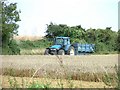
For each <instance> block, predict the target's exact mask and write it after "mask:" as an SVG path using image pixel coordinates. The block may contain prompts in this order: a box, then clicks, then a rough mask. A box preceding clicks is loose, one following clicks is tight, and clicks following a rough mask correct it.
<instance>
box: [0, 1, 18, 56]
mask: <svg viewBox="0 0 120 90" xmlns="http://www.w3.org/2000/svg"><path fill="white" fill-rule="evenodd" d="M0 3H1V4H2V11H1V13H0V15H1V16H2V54H19V53H20V49H19V47H18V45H17V43H16V41H15V40H13V35H17V33H18V31H17V29H18V27H19V25H17V24H16V23H17V22H18V21H20V16H19V13H20V11H17V3H9V2H8V1H7V0H2V1H1V2H0Z"/></svg>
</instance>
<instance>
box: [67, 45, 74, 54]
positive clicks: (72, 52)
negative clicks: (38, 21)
mask: <svg viewBox="0 0 120 90" xmlns="http://www.w3.org/2000/svg"><path fill="white" fill-rule="evenodd" d="M68 55H75V49H74V47H73V46H71V47H70V49H69V51H68Z"/></svg>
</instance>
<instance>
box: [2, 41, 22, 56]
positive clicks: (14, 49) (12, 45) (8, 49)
mask: <svg viewBox="0 0 120 90" xmlns="http://www.w3.org/2000/svg"><path fill="white" fill-rule="evenodd" d="M2 54H3V55H8V54H9V55H17V54H20V48H19V46H18V44H17V43H16V41H15V40H13V39H12V40H10V42H9V43H8V45H4V44H3V47H2Z"/></svg>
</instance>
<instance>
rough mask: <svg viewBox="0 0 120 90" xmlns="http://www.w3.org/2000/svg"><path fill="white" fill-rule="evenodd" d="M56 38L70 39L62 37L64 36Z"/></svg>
mask: <svg viewBox="0 0 120 90" xmlns="http://www.w3.org/2000/svg"><path fill="white" fill-rule="evenodd" d="M56 38H63V39H68V38H70V37H62V36H60V37H56Z"/></svg>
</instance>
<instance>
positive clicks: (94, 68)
mask: <svg viewBox="0 0 120 90" xmlns="http://www.w3.org/2000/svg"><path fill="white" fill-rule="evenodd" d="M0 57H1V58H2V68H1V69H2V74H3V76H2V77H3V83H2V86H3V87H10V85H9V82H8V80H7V78H8V77H10V76H11V78H13V77H16V78H17V80H18V82H19V80H20V79H21V78H24V80H25V78H29V79H27V80H28V81H29V80H30V79H31V78H32V80H33V79H34V80H36V81H40V80H42V81H43V82H44V80H43V79H47V83H48V82H50V83H51V82H52V83H51V84H50V86H51V87H62V86H60V85H61V84H60V85H58V86H57V85H53V83H57V84H58V82H59V81H60V83H62V84H64V85H63V87H69V85H71V83H72V85H71V86H73V87H75V86H76V82H77V83H78V82H79V85H77V86H76V87H79V88H81V87H83V88H91V87H93V88H98V87H99V88H103V87H112V86H113V87H114V85H116V83H117V82H116V77H117V76H116V74H117V73H116V67H117V66H118V55H117V54H115V55H81V56H44V55H11V56H10V55H6V56H0ZM106 75H108V76H109V77H110V78H112V79H111V81H112V83H114V85H111V83H108V82H107V79H109V77H108V76H107V77H106ZM105 79H106V80H105ZM51 80H52V81H51ZM65 82H67V83H66V84H65ZM81 82H82V84H81ZM19 83H20V82H19ZM85 83H88V84H87V85H85Z"/></svg>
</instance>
